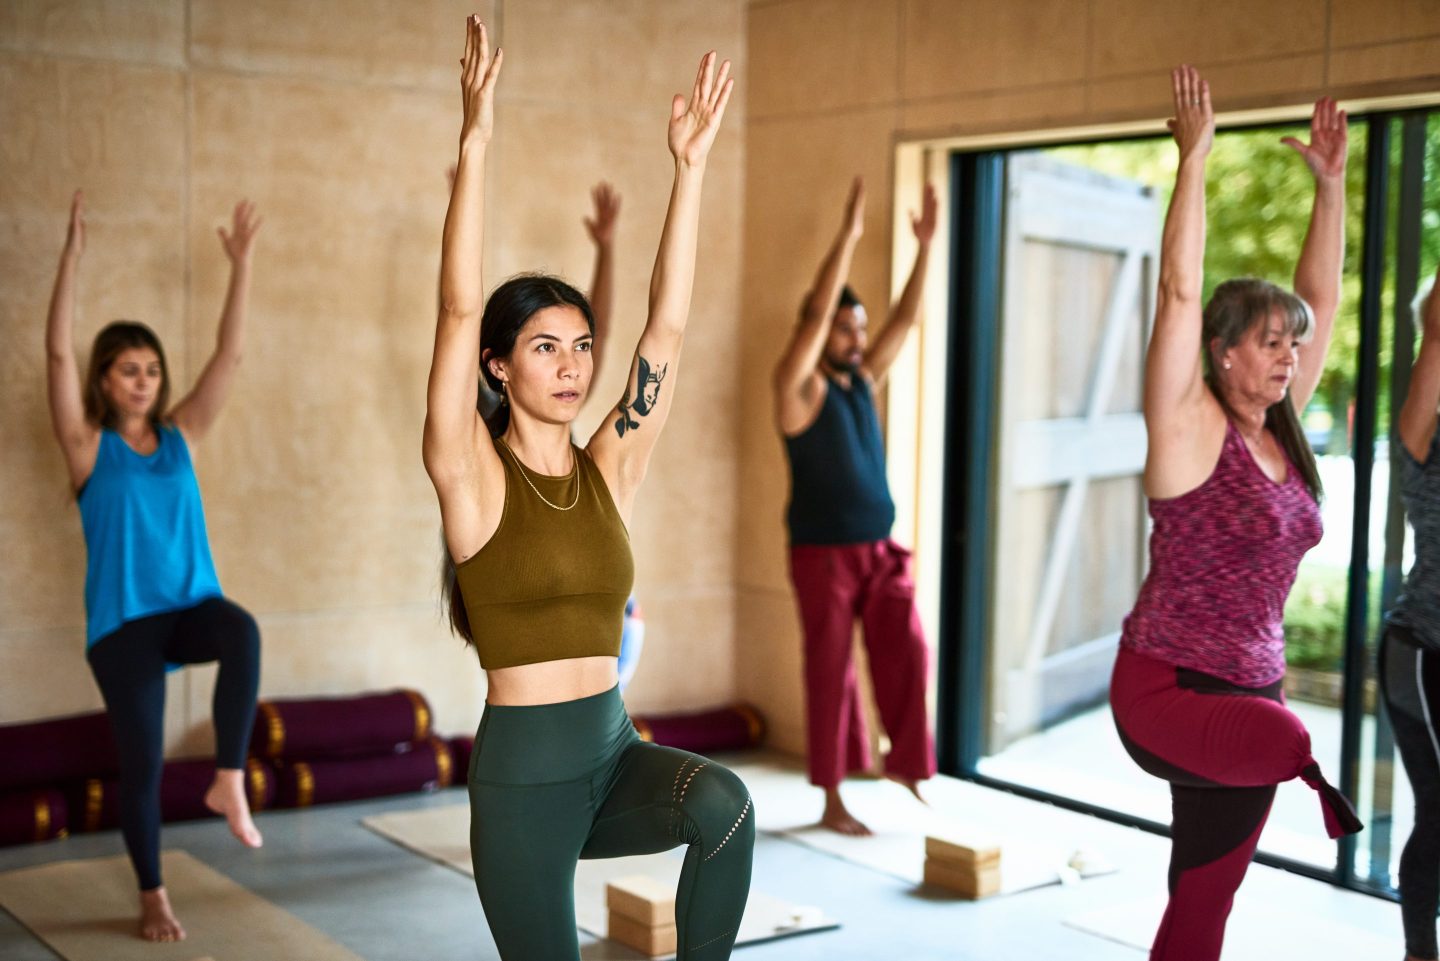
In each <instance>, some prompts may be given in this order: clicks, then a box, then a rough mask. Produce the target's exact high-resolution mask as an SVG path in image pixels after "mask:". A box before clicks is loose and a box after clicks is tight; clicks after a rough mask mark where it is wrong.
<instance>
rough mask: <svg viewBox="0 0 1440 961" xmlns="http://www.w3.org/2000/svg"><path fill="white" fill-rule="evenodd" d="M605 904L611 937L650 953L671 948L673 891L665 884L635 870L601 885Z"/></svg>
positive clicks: (673, 945)
mask: <svg viewBox="0 0 1440 961" xmlns="http://www.w3.org/2000/svg"><path fill="white" fill-rule="evenodd" d="M605 906H606V907H607V908H609V909H610V922H609V927H608V928H607V931H608V934H607V936H608V937H609V938H610V939H611V940H612V941H619V942H620V943H621V944H623V945H625V946H626V947H629V948H634V949H635V950H636V951H640V952H643V953H644V954H648V955H650V956H651V957H655V956H656V955H661V954H671V953H673V952H674V951H675V949H676V947H677V945H678V941H677V938H676V933H675V891H674V889H672V888H671V887H670V886H669V885H668V884H661V883H660V882H659V881H656V880H655V879H654V878H650V877H646V876H644V875H639V874H636V875H631V876H630V877H624V878H617V879H616V880H614V881H611V882H610V883H609V884H607V885H605Z"/></svg>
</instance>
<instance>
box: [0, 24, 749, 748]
mask: <svg viewBox="0 0 1440 961" xmlns="http://www.w3.org/2000/svg"><path fill="white" fill-rule="evenodd" d="M477 6H478V9H479V11H480V13H481V14H482V16H484V17H485V18H486V19H487V20H488V21H489V22H490V23H491V24H493V25H494V27H495V30H496V32H497V34H498V40H499V42H500V43H501V44H502V45H503V46H504V47H505V48H506V52H507V55H508V57H507V62H506V70H505V75H504V77H503V79H502V82H501V88H500V93H499V110H498V126H497V135H496V139H495V146H494V149H493V152H492V154H493V156H492V166H491V169H490V181H489V184H488V195H489V218H488V222H487V233H488V245H487V248H488V249H487V253H486V270H487V272H488V273H487V277H488V278H489V280H490V282H491V283H492V284H493V283H495V282H498V281H499V280H500V279H502V278H503V277H504V276H506V275H508V274H510V273H512V272H515V271H518V270H522V269H548V270H552V271H556V272H559V273H561V274H563V275H565V276H567V277H569V278H571V279H572V280H574V281H576V282H577V283H578V284H580V285H582V286H584V285H587V284H588V283H589V277H590V266H591V260H590V258H591V247H590V244H589V241H588V239H587V238H586V236H585V233H584V229H583V227H582V225H581V219H582V217H583V216H584V215H585V214H586V213H587V209H588V203H589V198H588V192H589V187H590V185H591V184H592V183H594V182H595V181H597V180H599V179H601V178H607V179H610V180H611V181H613V182H614V183H615V184H616V185H617V186H618V188H619V189H620V191H621V193H622V195H623V197H624V208H623V212H622V219H621V225H620V230H619V242H618V247H617V258H618V263H617V268H618V269H617V282H618V283H617V314H618V317H617V323H616V328H617V329H616V336H615V338H614V340H615V347H614V348H613V353H612V354H611V358H612V363H611V365H610V367H609V368H608V370H607V372H606V373H605V374H604V375H603V378H602V381H601V383H600V384H599V385H598V387H597V392H598V394H599V395H600V398H601V399H600V401H599V402H598V403H597V405H596V407H598V408H601V409H603V408H604V407H605V406H607V405H609V404H610V403H611V402H612V400H618V398H619V396H620V391H621V385H622V381H623V379H624V370H623V368H624V367H625V366H626V359H627V358H628V355H629V353H630V352H631V351H632V350H633V345H634V341H635V338H636V337H637V336H638V335H639V331H640V329H641V326H642V325H643V322H644V311H645V298H646V287H647V283H648V278H649V271H650V266H651V263H652V261H653V258H654V251H655V245H656V241H657V239H658V237H659V232H660V226H661V222H662V219H663V216H664V209H665V204H666V200H667V199H668V193H669V184H670V177H671V169H672V168H671V162H670V159H669V154H668V152H667V150H666V147H665V123H666V120H667V117H668V114H667V110H668V107H669V98H670V95H671V94H672V93H676V92H682V91H688V90H689V85H690V81H691V80H692V78H693V76H694V70H695V65H696V63H697V62H698V60H699V56H700V55H701V54H702V53H703V52H704V51H705V50H707V49H709V48H711V47H714V48H717V49H718V50H720V51H721V53H722V54H723V55H726V56H730V57H731V58H733V59H735V60H736V61H737V64H738V66H739V68H740V72H741V74H742V76H743V74H744V61H745V38H744V25H745V9H744V6H743V3H742V2H740V0H730V2H713V3H706V4H691V3H684V4H679V3H667V2H660V0H648V2H647V0H624V2H609V0H584V2H576V0H488V2H478V0H404V2H400V0H317V2H311V3H306V4H301V5H297V4H293V3H288V2H284V0H252V2H248V3H245V4H236V3H230V2H227V0H168V2H161V0H72V2H59V0H51V2H46V0H12V2H7V3H5V4H3V5H0V277H3V278H4V282H3V284H0V332H3V338H4V340H5V342H6V344H7V345H8V346H9V348H10V349H9V351H8V352H7V355H8V357H9V360H10V363H9V365H8V376H6V377H4V378H0V422H3V424H4V429H5V434H6V437H7V440H8V443H7V451H6V456H5V457H4V458H0V490H3V491H4V496H3V497H0V543H3V544H4V553H3V560H0V723H6V722H14V721H20V720H28V719H33V718H39V717H48V716H54V715H61V714H67V713H71V712H75V711H81V710H89V709H93V708H97V707H99V706H100V699H99V695H98V693H97V692H96V690H95V687H94V683H93V681H92V680H91V678H90V676H89V672H88V669H87V668H86V666H85V663H84V657H83V641H84V626H83V625H84V606H83V600H82V593H81V592H82V587H83V577H84V546H83V540H82V538H81V533H80V524H79V518H78V514H77V512H76V510H75V508H74V505H73V501H72V499H71V497H70V496H69V494H68V492H67V490H66V483H65V479H64V471H63V467H62V463H61V459H60V457H59V454H58V451H57V450H56V448H55V445H54V442H53V441H52V439H51V437H50V433H49V426H48V419H47V415H46V410H45V401H44V365H43V357H44V353H43V334H44V321H45V311H46V305H47V303H48V298H49V293H50V284H51V279H52V277H53V272H54V268H55V263H56V259H57V257H58V254H59V250H60V246H61V243H62V241H63V237H64V225H65V212H66V205H67V203H68V198H69V195H70V192H71V190H72V189H73V188H74V187H76V186H83V187H84V188H85V190H86V193H87V198H88V202H89V218H88V219H89V225H90V229H89V246H88V250H87V253H86V256H85V261H84V264H83V272H82V282H81V288H80V297H79V321H78V325H77V338H76V339H77V343H79V344H81V345H83V347H82V357H81V360H82V362H83V359H84V356H85V353H86V352H88V344H89V340H90V338H91V337H92V336H93V334H94V332H95V331H96V330H98V329H99V328H100V327H101V326H102V325H103V324H104V323H106V322H108V321H109V320H112V319H115V318H117V317H122V316H123V317H133V318H138V319H142V320H144V321H146V322H147V323H150V324H151V325H152V326H153V327H155V328H156V330H157V331H158V332H159V333H160V335H161V337H162V339H163V340H164V342H165V344H166V348H167V352H168V354H169V355H170V359H171V368H172V371H173V372H174V376H175V380H176V382H177V386H180V387H184V386H187V385H188V384H189V383H190V382H191V380H192V378H193V377H194V375H195V373H196V372H197V371H198V369H199V366H200V365H201V364H202V363H203V362H204V359H205V357H206V356H207V353H208V351H209V349H210V347H211V346H212V344H213V338H214V332H215V324H216V321H217V318H218V312H219V307H220V301H221V298H222V296H223V293H224V285H225V282H226V277H227V263H226V261H225V259H224V257H223V254H222V252H221V250H220V248H219V243H218V241H217V240H216V238H215V228H216V227H217V226H218V225H220V224H221V223H222V222H223V218H224V217H225V215H226V213H227V211H228V209H229V206H230V205H231V204H232V203H233V202H234V201H235V200H236V199H238V198H239V197H241V196H248V197H250V198H252V199H254V200H255V201H256V202H257V203H258V204H259V207H260V210H261V212H262V213H263V215H264V216H265V219H266V222H265V226H264V229H263V230H262V232H261V234H260V238H259V242H258V243H259V247H258V251H257V255H256V267H255V282H254V288H253V294H252V303H251V311H250V337H249V347H248V351H247V355H246V358H245V362H244V365H243V368H242V372H241V374H240V377H239V381H238V384H237V386H236V389H235V393H234V396H233V398H232V400H231V402H230V404H229V407H228V408H227V410H226V411H225V413H224V414H223V416H222V418H221V420H220V422H219V423H218V424H217V426H216V427H215V429H214V431H213V432H212V434H211V435H210V437H209V438H208V439H207V442H206V444H205V445H204V446H203V448H202V449H200V450H199V451H198V452H197V462H198V469H199V473H200V478H201V484H202V486H203V488H204V492H205V499H206V508H207V512H208V518H209V525H210V535H211V541H212V545H213V549H214V554H215V557H216V563H217V566H218V567H219V572H220V576H221V580H222V583H223V585H224V586H225V589H226V591H227V593H229V594H230V595H231V596H233V597H234V598H235V599H236V600H238V601H239V602H240V603H242V604H244V605H245V606H247V607H248V608H249V609H250V610H252V611H253V612H254V613H255V614H256V615H257V616H258V618H259V620H260V625H261V629H262V632H263V637H264V667H263V673H262V685H261V686H262V696H286V695H300V694H329V693H341V692H352V691H358V690H363V689H373V688H384V687H389V686H394V685H407V686H413V687H416V688H418V689H420V690H422V691H424V692H425V693H426V694H427V695H428V696H429V697H430V699H431V700H432V702H433V704H434V707H435V714H436V721H437V725H438V726H439V728H440V729H441V730H443V731H446V732H451V731H461V730H466V729H470V728H473V727H474V725H475V723H476V721H477V720H478V717H479V712H480V707H481V702H482V699H483V693H484V687H483V677H482V675H481V673H480V671H479V668H478V666H477V665H476V663H475V661H474V658H473V656H472V655H470V654H469V653H468V652H467V651H466V650H465V649H464V648H463V647H462V646H461V645H460V644H459V642H457V641H454V640H452V639H451V638H450V637H449V635H448V633H447V631H446V630H445V629H444V628H443V627H442V624H441V619H440V614H439V606H438V592H437V587H436V572H437V569H438V561H439V540H438V527H439V516H438V511H437V510H436V507H435V498H434V495H433V493H432V491H431V489H430V486H429V483H428V481H427V479H426V477H425V474H424V471H423V469H422V467H421V464H420V457H419V452H420V427H421V423H422V420H423V416H424V406H423V405H424V383H425V377H426V371H427V370H428V366H429V356H430V347H431V332H432V330H433V323H434V303H435V278H436V269H437V260H438V256H439V238H440V226H441V221H442V219H443V216H444V209H445V202H446V193H445V178H444V171H445V168H446V166H447V165H448V164H449V163H451V162H452V161H453V157H454V149H455V148H454V145H455V138H456V135H457V132H458V127H459V114H460V112H459V102H458V96H457V91H456V73H457V63H456V61H457V59H458V57H459V55H460V52H461V48H462V45H463V26H462V24H463V17H464V15H465V14H466V13H468V12H470V11H471V10H472V9H475V8H476V7H477ZM745 113H746V94H745V91H744V87H743V86H742V87H741V88H740V90H739V91H738V92H737V95H736V97H735V99H734V100H733V101H732V103H731V107H730V116H729V117H728V118H727V122H726V128H727V129H726V130H725V131H724V132H723V134H722V138H721V141H720V145H719V147H718V148H717V151H716V153H715V155H714V157H713V159H712V163H711V170H710V176H709V178H708V182H707V185H706V199H705V209H704V220H703V226H702V230H703V237H702V241H701V247H700V258H701V262H702V266H701V270H700V274H699V279H698V282H697V285H696V295H695V310H694V312H693V315H692V321H691V330H692V334H691V336H690V337H689V338H688V343H687V348H688V349H687V351H686V360H687V364H686V366H685V368H684V370H683V378H682V386H681V389H680V394H679V397H678V398H677V402H676V405H675V408H674V414H673V416H672V418H671V421H670V426H669V430H668V432H667V435H666V437H665V439H664V441H663V442H662V443H661V446H660V449H659V453H658V456H657V459H656V461H655V464H654V466H653V468H652V470H651V473H650V479H649V481H648V484H647V488H646V492H645V494H644V495H643V496H642V503H641V505H640V507H639V509H638V510H637V516H636V519H635V522H634V530H633V531H632V541H633V543H634V547H635V553H636V561H637V590H638V592H639V596H640V598H641V602H642V604H643V606H644V608H645V611H646V615H647V620H648V627H649V633H650V637H649V644H648V646H647V650H646V652H645V657H644V660H643V662H642V665H641V669H640V673H639V675H638V676H637V678H636V680H635V682H634V684H633V686H632V688H631V691H630V695H629V701H630V703H631V705H632V707H634V708H636V709H640V710H665V709H671V708H678V707H684V706H692V705H695V704H700V703H714V702H721V701H725V700H727V699H729V698H730V697H732V696H733V695H734V693H735V669H734V665H735V657H734V650H735V648H734V621H735V616H736V611H737V605H736V602H735V601H736V595H735V591H734V578H733V571H734V570H735V568H736V566H737V562H736V556H735V550H734V530H733V526H734V525H733V520H732V517H733V508H734V504H735V503H736V501H737V499H738V490H737V482H738V475H737V472H736V464H737V463H738V440H739V435H738V432H737V431H736V428H735V425H734V422H733V418H731V417H729V416H728V412H729V411H733V410H735V409H737V408H738V406H739V396H738V395H739V391H740V380H739V377H738V376H737V373H736V371H737V367H738V363H739V357H740V353H739V350H740V331H739V326H738V324H737V323H736V318H737V316H738V315H739V311H740V298H739V282H738V281H739V276H740V241H741V216H742V202H741V201H742V186H743V178H744V156H745V152H744V138H745V129H746V125H745ZM612 395H613V396H612ZM598 417H599V410H597V409H595V408H593V407H592V408H591V410H590V411H589V412H588V416H587V417H585V418H584V424H585V426H587V427H588V428H593V426H594V425H595V423H596V421H597V419H598ZM212 678H213V669H198V670H190V671H185V672H180V673H178V674H176V675H173V676H172V679H171V689H170V700H169V710H168V712H167V725H168V739H169V746H170V749H171V752H172V753H177V754H189V753H201V752H203V751H205V750H206V749H207V748H208V746H209V744H210V739H209V733H208V724H207V721H208V716H209V706H208V705H209V692H210V689H211V686H212Z"/></svg>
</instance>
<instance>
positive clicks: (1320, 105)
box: [1284, 97, 1349, 412]
mask: <svg viewBox="0 0 1440 961" xmlns="http://www.w3.org/2000/svg"><path fill="white" fill-rule="evenodd" d="M1284 143H1286V144H1288V145H1289V146H1291V147H1293V148H1295V150H1296V151H1297V152H1298V153H1299V154H1300V156H1302V157H1303V158H1305V163H1306V164H1307V165H1308V166H1309V167H1310V172H1311V173H1313V174H1314V175H1315V201H1314V205H1313V206H1312V207H1311V208H1310V227H1309V229H1308V230H1306V232H1305V245H1304V246H1303V247H1302V248H1301V250H1300V261H1299V263H1298V264H1296V266H1295V293H1297V294H1299V295H1300V297H1301V298H1302V299H1303V300H1304V301H1305V302H1306V303H1308V304H1309V305H1310V309H1311V311H1312V312H1313V313H1314V315H1315V332H1314V336H1312V337H1311V338H1310V339H1309V340H1308V341H1306V342H1305V343H1303V344H1301V345H1300V362H1299V364H1298V366H1297V368H1296V371H1295V379H1294V382H1293V383H1292V384H1291V385H1290V402H1291V403H1292V404H1294V405H1295V410H1296V411H1297V412H1298V411H1303V410H1304V409H1305V405H1306V404H1308V403H1310V398H1311V397H1312V396H1313V395H1314V393H1315V388H1316V387H1317V386H1318V385H1319V383H1320V376H1321V375H1322V374H1323V373H1324V372H1325V354H1326V352H1327V351H1328V350H1329V349H1330V338H1331V335H1332V334H1333V333H1334V330H1335V313H1336V311H1337V310H1338V309H1339V306H1340V272H1341V268H1342V266H1343V261H1344V258H1345V160H1346V154H1347V146H1348V143H1349V133H1348V125H1347V122H1346V118H1345V111H1343V110H1341V109H1339V107H1337V106H1336V104H1335V101H1334V100H1331V99H1330V98H1329V97H1322V98H1320V99H1319V100H1317V101H1316V102H1315V111H1314V113H1313V114H1312V115H1311V118H1310V143H1309V144H1304V143H1301V142H1300V141H1299V140H1296V139H1295V138H1294V137H1286V138H1285V139H1284Z"/></svg>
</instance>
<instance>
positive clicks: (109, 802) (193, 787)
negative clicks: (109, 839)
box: [66, 758, 275, 831]
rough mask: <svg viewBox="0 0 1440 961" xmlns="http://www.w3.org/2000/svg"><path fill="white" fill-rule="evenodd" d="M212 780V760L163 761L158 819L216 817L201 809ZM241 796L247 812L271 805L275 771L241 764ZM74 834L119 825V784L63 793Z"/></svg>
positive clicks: (105, 782) (89, 784)
mask: <svg viewBox="0 0 1440 961" xmlns="http://www.w3.org/2000/svg"><path fill="white" fill-rule="evenodd" d="M214 777H215V760H214V759H213V758H191V759H187V760H179V761H166V762H165V767H164V769H163V770H162V772H161V774H160V820H162V821H166V822H169V821H193V820H197V819H199V818H210V817H218V815H217V814H216V813H215V812H214V811H211V810H210V809H209V808H207V807H206V806H205V791H206V790H207V789H208V788H209V787H210V782H211V781H212V780H213V779H214ZM245 793H246V794H247V795H248V796H249V799H250V810H251V811H252V812H254V811H263V810H265V809H266V808H268V807H273V806H274V804H275V772H274V771H273V770H271V769H270V768H269V767H267V766H266V765H264V764H262V763H261V762H260V761H258V760H256V759H255V758H251V759H250V760H249V761H247V762H246V764H245ZM66 794H67V797H68V799H69V802H70V811H71V813H72V815H73V823H72V825H71V827H72V828H73V829H74V830H76V831H105V830H109V829H110V828H115V827H119V826H120V782H119V780H117V779H115V778H104V779H101V778H90V779H89V780H86V781H81V782H78V783H75V784H73V785H71V786H70V788H69V789H68V790H67V791H66Z"/></svg>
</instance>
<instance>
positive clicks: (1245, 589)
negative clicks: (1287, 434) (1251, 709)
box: [1120, 422, 1321, 687]
mask: <svg viewBox="0 0 1440 961" xmlns="http://www.w3.org/2000/svg"><path fill="white" fill-rule="evenodd" d="M1285 474H1286V476H1285V482H1284V483H1282V484H1277V483H1275V482H1274V481H1272V480H1271V479H1270V478H1269V477H1267V476H1265V472H1264V471H1262V470H1261V469H1260V465H1259V464H1257V463H1255V459H1254V457H1252V456H1251V454H1250V450H1249V448H1247V447H1246V446H1245V441H1244V439H1243V438H1242V437H1241V436H1240V432H1239V431H1238V430H1236V428H1235V425H1234V424H1232V423H1228V422H1227V424H1226V428H1225V443H1224V444H1223V445H1222V446H1221V448H1220V460H1219V461H1218V462H1217V463H1216V464H1215V470H1214V471H1213V472H1212V473H1211V474H1210V476H1209V477H1208V478H1207V479H1206V480H1205V483H1203V484H1201V485H1200V486H1199V487H1197V488H1195V489H1194V490H1191V491H1188V492H1186V493H1184V494H1181V495H1180V496H1179V497H1172V498H1167V499H1164V500H1151V501H1150V516H1151V518H1152V519H1153V520H1154V522H1155V526H1154V529H1153V530H1152V532H1151V534H1150V573H1149V575H1148V576H1146V578H1145V583H1144V584H1143V585H1141V587H1140V598H1139V600H1137V601H1136V602H1135V608H1134V609H1133V610H1132V611H1131V612H1130V615H1129V616H1128V617H1126V618H1125V626H1124V628H1123V629H1122V631H1121V635H1120V645H1121V646H1122V647H1125V648H1128V649H1129V650H1132V651H1135V652H1136V653H1138V654H1143V655H1145V656H1146V657H1150V658H1153V659H1155V660H1158V661H1163V662H1165V663H1167V664H1173V665H1175V666H1176V667H1186V668H1190V669H1191V670H1195V671H1203V672H1204V673H1206V674H1210V675H1213V676H1215V677H1220V678H1224V679H1225V680H1227V681H1229V682H1231V683H1232V684H1239V685H1241V686H1243V687H1264V686H1265V685H1267V684H1273V683H1275V682H1276V681H1278V680H1279V679H1280V678H1282V677H1284V675H1285V633H1284V629H1283V626H1282V619H1283V614H1284V610H1285V598H1286V597H1288V596H1289V594H1290V587H1291V585H1293V584H1294V583H1295V571H1296V569H1297V568H1298V567H1299V566H1300V559H1301V558H1302V557H1304V556H1305V552H1306V551H1308V550H1309V549H1310V548H1312V547H1314V546H1315V545H1316V544H1318V543H1319V542H1320V534H1321V525H1320V508H1319V505H1317V504H1316V503H1315V501H1314V499H1313V498H1311V496H1310V492H1309V490H1307V489H1306V487H1305V482H1304V480H1302V479H1301V477H1300V472H1299V471H1297V470H1296V469H1295V465H1294V464H1292V463H1290V460H1289V458H1288V457H1286V460H1285Z"/></svg>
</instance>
